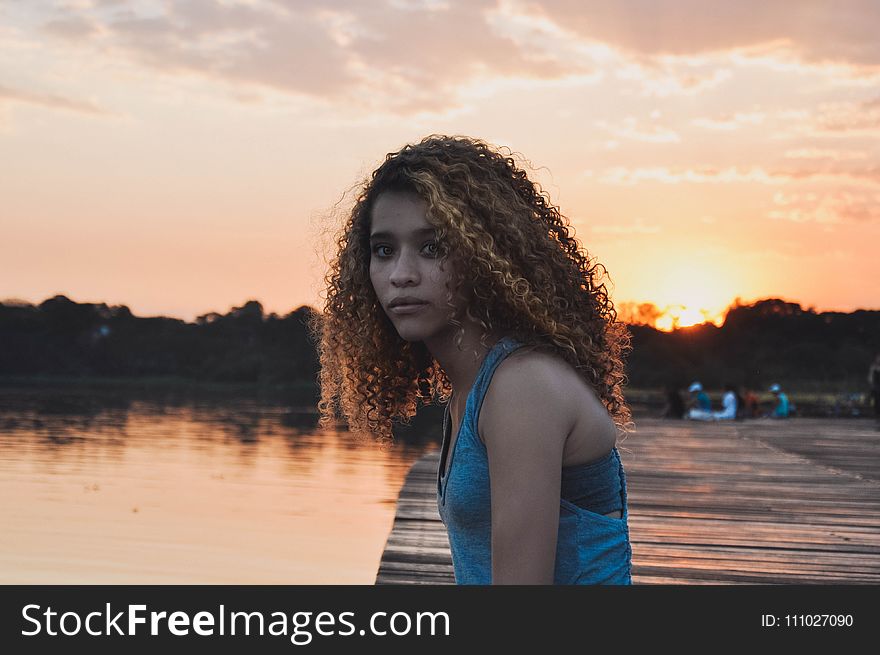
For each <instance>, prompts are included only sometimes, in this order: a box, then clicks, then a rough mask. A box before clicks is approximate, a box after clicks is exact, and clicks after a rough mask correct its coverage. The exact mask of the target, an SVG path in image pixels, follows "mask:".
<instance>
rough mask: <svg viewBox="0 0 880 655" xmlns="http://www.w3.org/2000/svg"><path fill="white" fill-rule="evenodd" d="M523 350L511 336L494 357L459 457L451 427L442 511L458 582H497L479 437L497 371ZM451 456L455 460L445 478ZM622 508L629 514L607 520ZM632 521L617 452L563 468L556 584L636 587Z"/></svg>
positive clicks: (474, 394)
mask: <svg viewBox="0 0 880 655" xmlns="http://www.w3.org/2000/svg"><path fill="white" fill-rule="evenodd" d="M522 345H523V344H521V343H518V342H517V341H515V340H513V339H512V338H510V337H504V338H502V339H501V340H499V341H498V342H497V343H496V344H495V345H494V346H493V347H492V349H491V350H490V351H489V353H488V354H487V355H486V358H485V359H484V360H483V363H482V365H481V367H480V370H479V372H478V373H477V377H476V379H475V380H474V385H473V387H472V388H471V391H470V393H469V394H468V397H467V402H466V406H465V412H464V416H463V418H462V422H461V427H460V428H459V433H458V437H457V438H456V440H455V445H454V447H453V449H452V452H451V453H447V452H446V451H447V450H448V443H449V439H450V438H451V426H449V427H450V429H449V430H446V429H445V428H444V434H443V449H442V455H441V458H440V469H439V470H438V472H437V507H438V509H439V510H440V518H441V519H442V520H443V524H444V525H445V526H446V530H447V533H448V535H449V545H450V548H451V551H452V564H453V569H454V571H455V581H456V583H457V584H483V585H488V584H491V583H492V536H491V532H492V522H491V504H490V498H489V496H490V487H489V461H488V457H487V453H486V446H485V445H484V444H483V442H482V441H480V438H479V437H478V436H477V420H478V418H479V415H480V407H481V406H482V403H483V398H484V397H485V395H486V390H487V389H488V388H489V383H490V382H491V380H492V375H493V374H494V372H495V369H496V368H497V367H498V365H499V364H500V363H501V361H503V360H504V358H505V357H507V356H508V355H509V354H510V353H511V352H513V351H514V350H516V349H517V348H519V347H521V346H522ZM447 411H448V407H447ZM447 423H448V421H446V420H444V425H445V424H447ZM446 458H449V460H450V463H449V467H448V468H449V470H448V473H447V475H446V476H445V477H444V475H443V471H444V467H445V460H446ZM615 509H618V510H622V511H623V516H622V517H620V518H615V517H611V516H604V514H605V513H607V512H611V511H614V510H615ZM627 519H628V511H627V500H626V475H625V473H624V470H623V464H622V462H621V461H620V455H619V453H618V452H617V448H613V449H612V450H611V452H610V453H609V454H608V455H607V456H606V457H603V458H602V459H600V460H598V461H595V462H590V463H588V464H585V465H583V466H574V467H563V468H562V488H561V489H560V499H559V532H558V537H557V545H556V567H555V571H554V576H553V577H554V580H553V582H554V584H632V578H631V559H632V549H631V547H630V540H629V526H628V523H627Z"/></svg>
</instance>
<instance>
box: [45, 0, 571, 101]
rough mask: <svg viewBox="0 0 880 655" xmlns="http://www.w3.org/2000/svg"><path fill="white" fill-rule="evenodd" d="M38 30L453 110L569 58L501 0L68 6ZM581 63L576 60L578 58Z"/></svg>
mask: <svg viewBox="0 0 880 655" xmlns="http://www.w3.org/2000/svg"><path fill="white" fill-rule="evenodd" d="M56 12H57V15H56V16H55V17H54V18H53V19H52V20H49V21H47V22H45V23H44V25H43V32H44V33H45V34H47V35H50V36H52V37H55V38H59V39H64V40H66V41H67V42H69V43H77V44H79V45H82V46H84V47H89V46H92V47H96V48H100V49H101V50H102V51H106V50H110V51H113V52H116V53H119V54H121V55H123V56H125V57H127V58H130V59H133V60H135V61H136V62H138V63H140V64H141V65H144V66H147V67H150V68H153V69H156V70H160V71H162V72H164V73H167V74H170V75H179V74H197V75H203V76H207V77H211V78H215V79H220V80H224V81H227V82H231V83H235V84H240V83H244V84H250V85H258V86H264V87H269V88H272V89H275V90H278V91H282V92H284V93H292V94H304V95H307V96H310V97H313V98H318V99H322V100H329V101H334V102H337V103H343V104H347V105H351V106H353V107H359V108H363V109H370V110H374V109H385V110H389V111H392V112H399V113H414V112H418V111H424V110H431V111H442V110H445V109H453V108H455V107H457V105H458V102H459V101H458V96H457V93H458V90H459V89H461V88H463V87H464V86H466V85H467V84H468V83H472V82H473V81H474V80H479V79H481V78H490V77H498V76H501V77H504V76H508V77H526V78H535V79H548V78H556V77H562V76H565V75H566V74H568V73H569V72H571V70H572V66H570V65H568V64H564V63H561V62H560V61H559V60H558V57H554V56H550V55H546V54H542V53H541V52H540V50H536V49H535V48H532V47H529V46H528V44H522V43H518V42H517V41H515V40H513V39H511V38H509V37H508V36H506V35H504V34H501V33H498V31H496V30H495V29H493V27H492V24H491V21H490V18H491V17H492V15H493V12H496V13H497V3H496V2H493V1H490V0H471V1H469V2H454V3H453V2H449V3H441V2H416V1H414V0H409V1H407V2H402V1H397V2H387V3H378V2H375V3H373V2H369V3H367V2H358V1H356V0H340V1H337V2H317V1H312V2H307V1H304V0H303V1H297V0H290V1H282V0H262V1H260V0H254V1H252V2H248V3H246V4H243V3H240V2H239V3H230V2H217V1H215V0H191V1H190V2H185V3H183V2H181V3H176V2H175V3H162V4H158V3H149V2H147V3H138V4H137V5H135V4H134V3H129V4H127V5H125V6H124V7H115V6H111V7H110V8H109V9H108V8H104V7H93V8H92V9H91V10H89V11H87V12H85V11H84V10H82V9H77V10H76V11H75V12H74V11H73V10H70V9H68V10H64V9H63V8H58V9H57V10H56ZM576 68H577V67H576Z"/></svg>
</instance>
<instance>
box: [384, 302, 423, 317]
mask: <svg viewBox="0 0 880 655" xmlns="http://www.w3.org/2000/svg"><path fill="white" fill-rule="evenodd" d="M427 306H428V303H426V302H420V303H412V304H406V305H395V306H394V307H391V308H390V309H389V311H390V312H392V313H394V314H400V315H405V314H415V313H416V312H419V311H421V310H422V309H424V308H425V307H427Z"/></svg>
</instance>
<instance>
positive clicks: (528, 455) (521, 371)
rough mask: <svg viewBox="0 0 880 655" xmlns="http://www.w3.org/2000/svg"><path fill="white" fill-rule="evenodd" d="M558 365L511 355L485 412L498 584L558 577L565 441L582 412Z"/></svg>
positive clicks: (540, 581)
mask: <svg viewBox="0 0 880 655" xmlns="http://www.w3.org/2000/svg"><path fill="white" fill-rule="evenodd" d="M571 394H572V389H571V387H570V386H569V385H567V384H566V381H565V379H564V377H563V376H562V375H560V365H559V364H557V363H555V362H553V361H552V360H551V359H550V358H548V357H546V356H541V355H533V354H527V355H525V356H524V357H511V358H508V359H507V360H505V361H504V362H503V363H502V365H501V366H499V368H498V370H497V371H496V373H495V376H494V377H493V380H492V384H491V385H490V386H489V390H488V392H487V394H486V398H485V399H484V401H483V407H482V409H481V412H480V433H481V436H482V437H483V440H484V442H485V443H486V450H487V453H488V459H489V478H490V493H491V503H492V504H491V513H492V583H493V584H553V574H554V569H555V566H556V539H557V533H558V530H559V494H560V488H561V479H562V456H563V449H564V446H565V440H566V437H567V436H568V434H569V433H570V432H571V430H572V428H573V426H574V420H575V418H576V416H575V411H574V404H573V403H572V402H571V401H567V399H570V398H571Z"/></svg>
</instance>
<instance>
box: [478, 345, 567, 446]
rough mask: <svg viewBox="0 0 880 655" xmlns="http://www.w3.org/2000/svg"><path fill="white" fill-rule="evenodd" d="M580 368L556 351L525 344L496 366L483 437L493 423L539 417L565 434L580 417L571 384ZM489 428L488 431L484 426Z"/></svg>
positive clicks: (483, 415)
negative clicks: (534, 347) (574, 367)
mask: <svg viewBox="0 0 880 655" xmlns="http://www.w3.org/2000/svg"><path fill="white" fill-rule="evenodd" d="M577 377H578V376H577V373H576V371H575V370H574V369H573V368H572V367H571V365H570V364H569V363H568V362H566V361H565V360H564V359H563V358H562V357H560V356H559V355H557V354H556V353H553V352H549V351H545V350H539V349H531V348H521V349H519V350H516V351H514V352H513V353H511V354H510V355H508V356H507V357H506V358H505V359H504V360H503V361H502V362H501V363H500V364H499V365H498V368H497V369H495V373H494V375H493V376H492V382H491V383H490V384H489V388H488V390H487V391H486V396H485V398H484V399H483V406H482V408H481V410H480V424H479V428H480V437H481V438H482V439H483V440H484V441H485V436H486V434H487V433H490V432H491V427H492V426H497V425H502V424H505V423H506V424H509V423H511V422H512V423H515V424H523V423H525V422H527V419H534V418H536V417H537V418H539V419H540V420H541V421H542V422H544V424H545V425H546V426H547V427H548V428H549V427H555V428H556V429H555V430H553V432H556V433H558V432H559V431H560V430H561V431H562V434H561V437H563V438H564V437H565V436H566V435H567V434H568V432H569V431H570V430H571V427H572V426H573V425H574V422H575V420H576V418H577V407H576V402H573V401H574V398H573V397H572V393H571V391H572V387H571V385H572V384H573V383H575V382H576V380H575V379H576V378H577ZM484 427H485V428H487V430H486V431H484V429H483V428H484Z"/></svg>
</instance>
